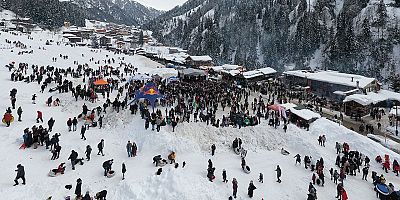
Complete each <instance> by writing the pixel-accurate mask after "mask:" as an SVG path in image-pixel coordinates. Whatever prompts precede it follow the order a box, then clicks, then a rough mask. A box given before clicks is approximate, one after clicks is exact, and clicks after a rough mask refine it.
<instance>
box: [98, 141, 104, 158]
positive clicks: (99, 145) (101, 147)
mask: <svg viewBox="0 0 400 200" xmlns="http://www.w3.org/2000/svg"><path fill="white" fill-rule="evenodd" d="M97 148H98V149H99V152H98V153H97V155H100V153H101V155H102V156H104V153H103V149H104V139H101V141H100V142H99V144H97Z"/></svg>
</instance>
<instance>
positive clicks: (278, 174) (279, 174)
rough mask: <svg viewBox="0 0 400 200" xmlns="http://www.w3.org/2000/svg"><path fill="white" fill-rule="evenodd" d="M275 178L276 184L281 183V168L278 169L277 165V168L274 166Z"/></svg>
mask: <svg viewBox="0 0 400 200" xmlns="http://www.w3.org/2000/svg"><path fill="white" fill-rule="evenodd" d="M275 171H276V178H277V179H278V180H277V181H276V182H278V183H281V182H282V181H281V179H280V178H281V175H282V170H281V168H280V167H279V165H278V166H276V170H275Z"/></svg>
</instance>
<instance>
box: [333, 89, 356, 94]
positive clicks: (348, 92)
mask: <svg viewBox="0 0 400 200" xmlns="http://www.w3.org/2000/svg"><path fill="white" fill-rule="evenodd" d="M358 91H360V89H358V88H356V89H352V90H349V91H345V92H343V91H334V92H333V93H334V94H337V95H342V96H347V95H348V94H351V93H354V92H358Z"/></svg>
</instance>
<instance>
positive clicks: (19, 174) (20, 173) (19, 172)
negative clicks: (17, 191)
mask: <svg viewBox="0 0 400 200" xmlns="http://www.w3.org/2000/svg"><path fill="white" fill-rule="evenodd" d="M15 171H16V172H17V176H16V177H15V179H14V182H15V184H14V186H16V185H18V179H22V185H25V169H24V166H22V165H21V164H18V165H17V169H16V170H15Z"/></svg>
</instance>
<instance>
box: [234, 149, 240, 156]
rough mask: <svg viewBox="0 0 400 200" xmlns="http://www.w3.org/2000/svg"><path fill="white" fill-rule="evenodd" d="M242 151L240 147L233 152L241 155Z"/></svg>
mask: <svg viewBox="0 0 400 200" xmlns="http://www.w3.org/2000/svg"><path fill="white" fill-rule="evenodd" d="M240 150H241V148H239V147H236V148H234V149H233V151H234V152H235V153H236V154H237V155H240Z"/></svg>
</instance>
